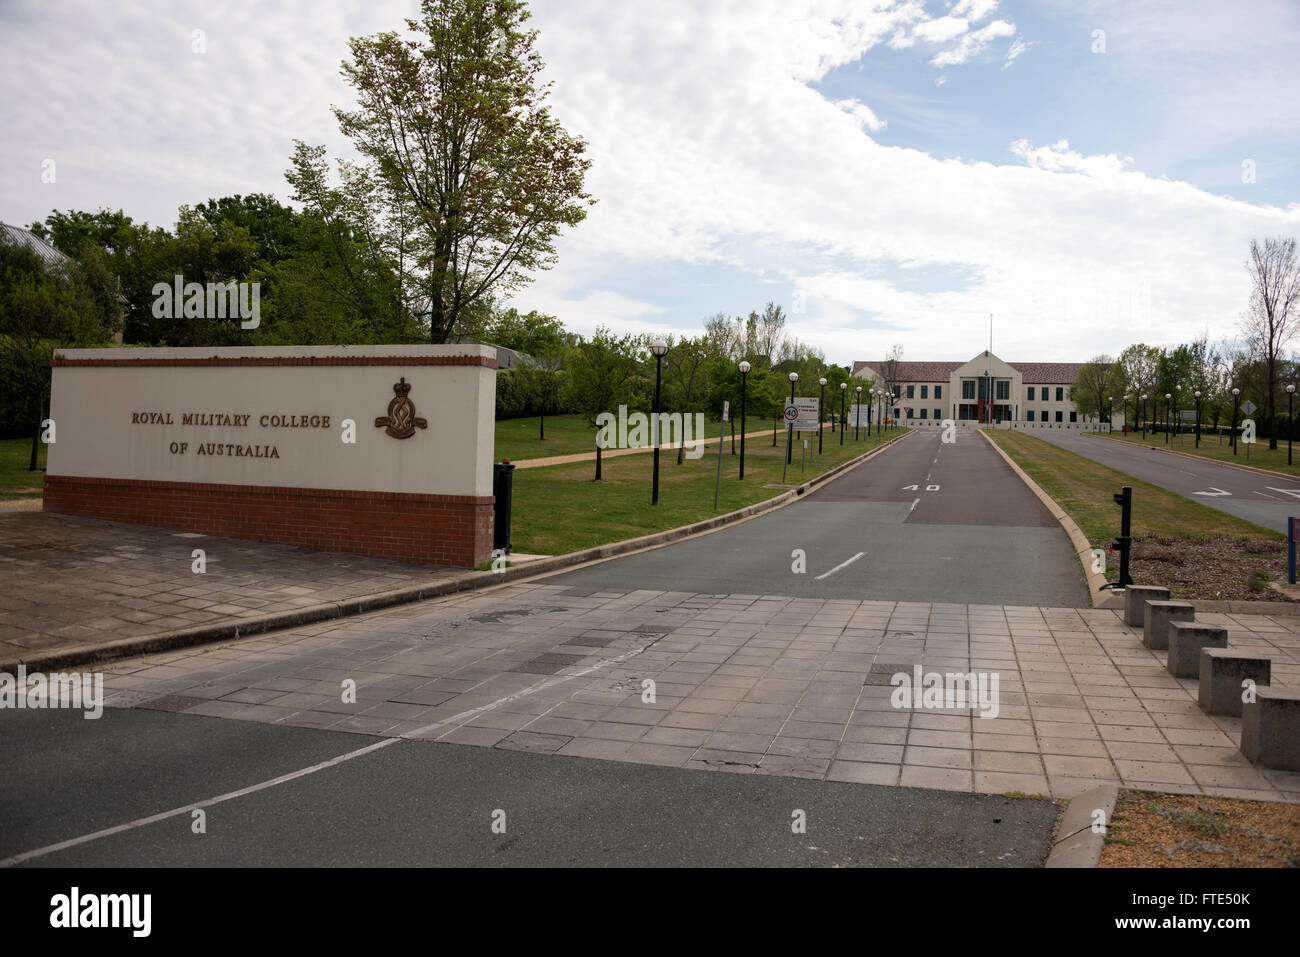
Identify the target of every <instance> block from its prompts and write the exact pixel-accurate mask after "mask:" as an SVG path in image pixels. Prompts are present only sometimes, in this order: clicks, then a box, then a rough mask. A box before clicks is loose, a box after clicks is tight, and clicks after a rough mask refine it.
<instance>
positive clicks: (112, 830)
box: [0, 738, 402, 867]
mask: <svg viewBox="0 0 1300 957" xmlns="http://www.w3.org/2000/svg"><path fill="white" fill-rule="evenodd" d="M400 740H402V739H401V738H388V739H387V740H385V741H377V742H375V743H374V744H368V745H366V746H365V747H364V748H357V750H355V751H349V752H347V753H346V754H340V755H339V756H338V757H336V758H330V759H329V760H328V761H322V762H320V764H313V765H312V766H311V767H309V768H301V769H300V770H297V771H291V772H290V773H288V774H282V775H280V776H279V777H278V778H271V780H269V781H263V782H262V783H261V784H252V785H249V786H248V787H246V788H240V789H239V790H238V791H230V792H229V793H227V794H221V795H218V796H217V797H214V798H208V799H207V800H206V801H197V802H195V803H194V804H186V805H185V806H184V807H177V808H172V809H171V810H170V811H163V812H162V813H160V814H153V815H150V816H149V817H141V818H137V819H136V820H134V821H128V822H127V823H126V824H118V825H116V826H115V827H106V828H104V829H103V830H102V831H94V832H92V833H90V834H83V835H82V836H81V837H74V838H71V839H70V840H66V841H60V842H59V843H57V844H49V845H46V846H45V847H38V848H37V849H36V850H34V851H24V852H23V853H22V854H15V855H14V856H13V857H6V858H5V859H4V860H0V867H13V866H14V865H15V864H22V863H24V862H26V861H30V860H33V859H34V858H37V857H44V856H45V855H47V854H54V853H56V852H58V851H64V850H67V849H68V848H70V847H76V846H77V845H78V844H88V843H89V842H91V841H97V840H99V839H100V838H103V837H112V836H113V835H114V834H121V833H122V832H123V831H131V830H134V829H135V828H138V827H145V826H146V825H149V824H156V823H158V822H159V821H165V820H167V819H168V818H171V817H179V816H180V815H182V814H188V813H190V812H191V811H196V810H198V809H199V808H205V807H211V806H212V805H214V804H221V803H223V802H225V801H232V800H234V799H235V798H238V797H243V796H244V795H246V794H253V793H254V792H256V791H264V790H266V789H267V788H273V787H275V786H277V785H280V784H287V783H288V782H289V781H293V780H296V779H297V778H301V777H306V776H307V775H308V774H315V773H316V772H317V771H323V770H325V769H326V768H332V767H334V765H336V764H342V763H343V762H344V761H351V760H352V759H353V758H359V757H361V756H362V755H363V754H369V753H370V752H371V751H378V750H379V749H380V748H386V747H388V746H389V745H393V744H396V743H397V742H398V741H400Z"/></svg>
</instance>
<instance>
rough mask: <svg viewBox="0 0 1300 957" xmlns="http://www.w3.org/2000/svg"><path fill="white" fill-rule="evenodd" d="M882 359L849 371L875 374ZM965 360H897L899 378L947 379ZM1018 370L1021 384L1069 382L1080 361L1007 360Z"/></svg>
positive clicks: (913, 380)
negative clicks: (1022, 381) (1022, 382)
mask: <svg viewBox="0 0 1300 957" xmlns="http://www.w3.org/2000/svg"><path fill="white" fill-rule="evenodd" d="M884 365H885V363H884V362H883V361H882V362H862V361H859V362H855V363H853V369H852V374H853V375H858V374H859V373H861V372H863V371H866V372H870V373H871V374H872V375H874V376H877V377H879V376H880V372H881V367H883V366H884ZM964 365H966V363H965V362H899V363H898V381H899V382H939V383H943V382H947V381H948V378H949V377H950V376H951V375H952V374H953V373H954V372H955V371H957V370H958V369H960V368H961V367H962V366H964ZM1007 365H1009V366H1011V367H1012V368H1013V369H1015V370H1016V371H1017V372H1019V373H1020V375H1021V377H1022V378H1023V380H1024V384H1025V385H1040V384H1041V385H1048V384H1050V385H1070V384H1072V383H1073V382H1074V380H1075V379H1077V378H1078V377H1079V370H1080V369H1082V368H1083V363H1082V362H1008V363H1007Z"/></svg>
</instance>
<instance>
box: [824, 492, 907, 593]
mask: <svg viewBox="0 0 1300 957" xmlns="http://www.w3.org/2000/svg"><path fill="white" fill-rule="evenodd" d="M917 501H920V499H917ZM865 554H866V552H858V553H857V554H856V555H854V556H853V557H852V558H850V559H849V560H848V561H847V562H840V563H839V564H838V565H836V566H835V567H834V568H832V569H831V570H830V571H828V572H826V573H825V574H823V575H818V576H817V578H816V581H821V580H822V579H823V578H830V577H831V576H832V575H834V574H835V573H836V572H837V571H839V570H840V569H841V568H848V567H849V566H850V565H852V564H853V563H854V562H856V561H857V560H858V559H859V558H861V557H862V556H863V555H865Z"/></svg>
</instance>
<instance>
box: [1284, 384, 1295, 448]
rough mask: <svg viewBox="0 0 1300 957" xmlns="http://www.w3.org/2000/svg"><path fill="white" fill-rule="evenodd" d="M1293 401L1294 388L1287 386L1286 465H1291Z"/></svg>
mask: <svg viewBox="0 0 1300 957" xmlns="http://www.w3.org/2000/svg"><path fill="white" fill-rule="evenodd" d="M1294 399H1295V386H1294V385H1288V386H1287V387H1286V464H1287V465H1290V464H1291V432H1292V428H1291V426H1292V420H1291V408H1292V402H1293V400H1294Z"/></svg>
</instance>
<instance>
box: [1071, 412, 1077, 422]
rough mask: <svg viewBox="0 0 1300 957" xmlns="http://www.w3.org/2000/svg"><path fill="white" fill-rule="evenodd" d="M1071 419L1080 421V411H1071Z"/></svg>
mask: <svg viewBox="0 0 1300 957" xmlns="http://www.w3.org/2000/svg"><path fill="white" fill-rule="evenodd" d="M1070 421H1071V422H1078V421H1079V413H1078V412H1071V413H1070Z"/></svg>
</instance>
